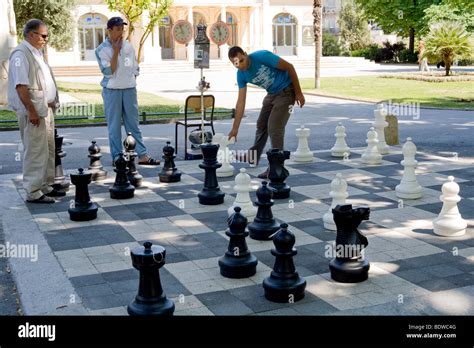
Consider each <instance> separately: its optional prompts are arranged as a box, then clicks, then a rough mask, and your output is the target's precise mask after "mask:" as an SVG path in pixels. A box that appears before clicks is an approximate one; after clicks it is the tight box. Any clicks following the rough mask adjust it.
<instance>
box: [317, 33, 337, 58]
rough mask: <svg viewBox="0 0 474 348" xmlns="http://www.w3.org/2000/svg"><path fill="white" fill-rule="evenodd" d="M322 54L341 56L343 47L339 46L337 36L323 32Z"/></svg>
mask: <svg viewBox="0 0 474 348" xmlns="http://www.w3.org/2000/svg"><path fill="white" fill-rule="evenodd" d="M322 54H323V56H339V55H340V54H341V46H340V45H339V42H338V39H337V36H336V35H334V34H331V33H330V32H327V31H323V52H322Z"/></svg>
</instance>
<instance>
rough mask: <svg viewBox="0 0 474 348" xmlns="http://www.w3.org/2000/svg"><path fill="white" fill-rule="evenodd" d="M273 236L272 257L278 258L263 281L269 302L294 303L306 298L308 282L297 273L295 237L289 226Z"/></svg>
mask: <svg viewBox="0 0 474 348" xmlns="http://www.w3.org/2000/svg"><path fill="white" fill-rule="evenodd" d="M280 227H281V229H280V231H278V232H277V233H276V234H275V235H274V236H273V244H274V245H275V248H274V249H272V255H274V256H275V257H276V259H275V264H274V266H273V271H272V272H271V274H270V276H269V277H267V278H265V280H264V281H263V288H264V290H265V297H266V298H267V300H270V301H273V302H280V303H285V302H286V303H293V302H296V301H299V300H301V299H302V298H303V297H304V290H305V288H306V280H305V279H304V278H302V277H300V276H299V274H298V272H296V268H295V264H294V262H293V257H294V256H295V255H296V254H297V251H296V249H295V248H294V245H295V235H294V234H293V233H291V232H290V231H288V225H287V224H281V226H280Z"/></svg>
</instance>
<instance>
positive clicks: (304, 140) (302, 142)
mask: <svg viewBox="0 0 474 348" xmlns="http://www.w3.org/2000/svg"><path fill="white" fill-rule="evenodd" d="M310 133H311V130H310V129H309V128H305V127H304V125H301V128H297V129H296V136H297V137H298V148H297V149H296V151H295V152H293V155H292V157H291V159H293V160H294V161H295V162H312V161H313V153H312V152H311V150H310V149H309V146H308V137H309V135H310Z"/></svg>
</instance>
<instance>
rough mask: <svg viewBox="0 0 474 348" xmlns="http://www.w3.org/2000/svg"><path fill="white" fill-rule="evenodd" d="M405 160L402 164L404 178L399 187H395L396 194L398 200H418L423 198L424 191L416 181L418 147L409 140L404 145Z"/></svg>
mask: <svg viewBox="0 0 474 348" xmlns="http://www.w3.org/2000/svg"><path fill="white" fill-rule="evenodd" d="M402 152H403V160H402V161H401V162H400V163H401V165H402V166H403V168H404V169H403V177H402V181H401V182H400V184H399V185H397V186H396V187H395V193H396V195H397V197H398V198H403V199H418V198H421V196H422V191H423V189H422V188H421V186H420V185H419V184H418V181H417V180H416V173H415V168H416V165H417V164H418V161H417V160H415V155H416V145H415V144H414V143H413V142H412V141H411V138H407V141H406V142H405V144H404V145H403V148H402Z"/></svg>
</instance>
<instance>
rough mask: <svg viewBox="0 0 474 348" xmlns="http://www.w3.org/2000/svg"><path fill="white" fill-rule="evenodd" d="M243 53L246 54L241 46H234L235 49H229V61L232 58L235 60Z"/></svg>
mask: <svg viewBox="0 0 474 348" xmlns="http://www.w3.org/2000/svg"><path fill="white" fill-rule="evenodd" d="M239 53H241V54H245V52H244V50H243V49H242V48H240V47H239V46H234V47H231V48H230V49H229V54H228V55H229V59H232V58H235V57H237V55H238V54H239Z"/></svg>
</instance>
